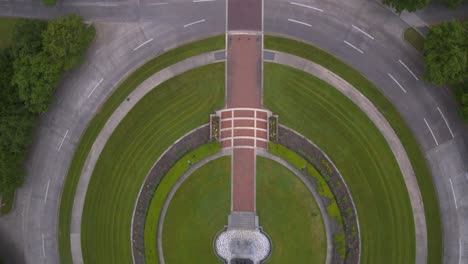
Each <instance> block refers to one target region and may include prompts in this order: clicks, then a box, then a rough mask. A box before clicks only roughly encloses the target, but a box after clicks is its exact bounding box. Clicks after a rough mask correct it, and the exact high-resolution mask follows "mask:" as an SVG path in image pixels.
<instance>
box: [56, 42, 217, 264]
mask: <svg viewBox="0 0 468 264" xmlns="http://www.w3.org/2000/svg"><path fill="white" fill-rule="evenodd" d="M223 48H224V37H223V36H217V37H212V38H207V39H204V40H200V41H196V42H193V43H189V44H186V45H183V46H181V47H178V48H175V49H172V50H169V51H167V52H166V53H163V54H162V55H160V56H158V57H156V58H153V59H151V60H150V61H148V62H147V63H145V64H144V65H143V66H141V67H140V68H139V69H138V70H136V71H135V72H133V73H132V74H131V75H130V76H129V77H128V78H126V79H125V80H124V81H123V82H122V83H121V84H120V85H119V86H118V87H117V88H116V91H115V92H114V93H113V94H112V95H111V96H110V97H109V99H108V100H107V101H106V103H104V105H103V106H102V107H101V108H100V110H99V111H98V112H97V113H96V115H95V117H94V118H93V119H92V120H91V122H90V123H89V125H88V128H87V129H86V131H85V132H84V134H83V135H82V137H81V139H80V143H79V145H78V147H77V149H76V151H75V154H74V156H73V160H72V162H71V164H70V167H69V169H68V173H67V179H66V181H65V185H64V187H63V192H62V197H61V201H60V213H59V250H60V252H59V253H60V260H61V262H62V263H72V258H71V252H70V223H71V210H72V207H73V199H74V197H75V192H76V186H77V184H78V181H79V177H80V174H81V170H82V168H83V165H84V162H85V160H86V157H87V156H88V153H89V151H90V149H91V146H92V144H93V143H94V140H95V139H96V137H97V135H98V134H99V132H100V131H101V129H102V127H103V126H104V124H105V123H106V122H107V120H108V118H109V117H110V116H111V115H112V113H113V112H114V111H115V109H116V108H117V107H118V106H119V105H120V103H122V102H123V101H124V100H125V98H126V97H127V96H128V95H129V94H130V93H131V92H132V91H133V90H134V89H135V88H136V87H137V86H138V85H139V84H140V83H142V82H143V81H144V80H146V79H147V78H149V77H150V76H151V75H153V74H154V73H156V72H158V71H159V70H161V69H164V68H166V67H168V66H170V65H172V64H174V63H176V62H178V61H181V60H183V59H186V58H189V57H192V56H195V55H198V54H202V53H205V52H208V51H214V50H219V49H223ZM222 86H224V84H223V85H222ZM220 89H221V87H220Z"/></svg>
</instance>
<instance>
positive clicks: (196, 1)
mask: <svg viewBox="0 0 468 264" xmlns="http://www.w3.org/2000/svg"><path fill="white" fill-rule="evenodd" d="M214 1H216V0H193V1H192V2H194V3H203V2H214Z"/></svg>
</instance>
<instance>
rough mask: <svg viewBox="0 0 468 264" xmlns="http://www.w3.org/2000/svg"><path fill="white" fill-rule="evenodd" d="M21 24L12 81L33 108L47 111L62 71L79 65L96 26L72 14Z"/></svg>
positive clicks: (37, 111) (18, 30)
mask: <svg viewBox="0 0 468 264" xmlns="http://www.w3.org/2000/svg"><path fill="white" fill-rule="evenodd" d="M44 23H45V22H42V21H37V20H34V21H26V22H24V23H20V24H19V25H18V29H17V33H18V34H15V41H16V43H17V45H16V47H15V48H14V52H13V55H14V74H13V79H12V82H13V83H14V85H15V86H16V87H17V88H18V95H19V97H20V98H21V100H23V101H24V103H25V105H26V107H27V108H28V109H29V111H31V112H33V113H43V112H45V111H47V109H48V107H49V105H50V102H51V98H52V95H53V93H54V91H55V88H56V87H57V84H58V83H59V81H60V78H61V76H62V74H63V73H64V72H66V71H68V70H70V69H72V68H73V67H75V66H76V65H77V64H78V63H79V62H80V61H81V58H82V57H83V54H84V53H85V51H86V49H87V47H88V46H89V44H90V43H91V41H92V40H93V38H94V34H95V31H94V28H93V27H87V26H86V25H85V24H83V21H82V19H81V18H80V17H78V16H76V15H69V16H66V17H61V18H58V19H56V20H54V21H51V22H49V23H48V24H47V23H46V24H44Z"/></svg>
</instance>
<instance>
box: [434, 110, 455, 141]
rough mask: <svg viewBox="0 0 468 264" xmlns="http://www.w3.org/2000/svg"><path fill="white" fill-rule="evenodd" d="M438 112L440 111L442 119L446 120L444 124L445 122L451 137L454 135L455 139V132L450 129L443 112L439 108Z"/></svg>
mask: <svg viewBox="0 0 468 264" xmlns="http://www.w3.org/2000/svg"><path fill="white" fill-rule="evenodd" d="M437 110H438V111H439V113H440V115H441V116H442V119H444V122H445V125H447V128H448V130H449V132H450V135H452V138H454V137H455V136H454V135H453V132H452V129H451V128H450V126H449V124H448V122H447V119H446V118H445V116H444V114H442V111H441V110H440V108H439V107H437Z"/></svg>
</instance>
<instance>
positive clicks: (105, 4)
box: [97, 3, 119, 7]
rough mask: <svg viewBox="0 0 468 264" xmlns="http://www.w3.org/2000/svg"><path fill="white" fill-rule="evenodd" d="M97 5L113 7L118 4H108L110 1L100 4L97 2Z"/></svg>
mask: <svg viewBox="0 0 468 264" xmlns="http://www.w3.org/2000/svg"><path fill="white" fill-rule="evenodd" d="M97 6H103V7H115V6H119V5H118V4H110V3H102V4H98V5H97Z"/></svg>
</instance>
